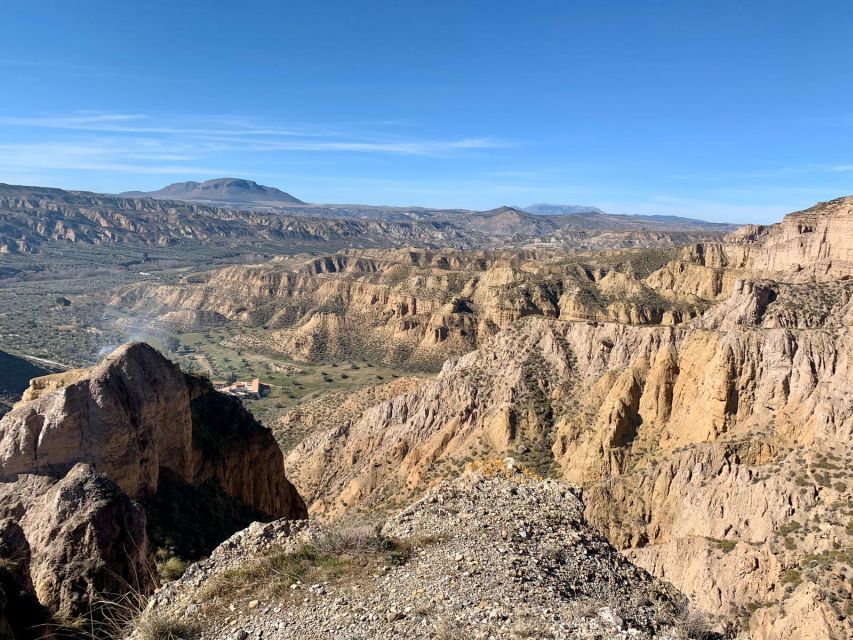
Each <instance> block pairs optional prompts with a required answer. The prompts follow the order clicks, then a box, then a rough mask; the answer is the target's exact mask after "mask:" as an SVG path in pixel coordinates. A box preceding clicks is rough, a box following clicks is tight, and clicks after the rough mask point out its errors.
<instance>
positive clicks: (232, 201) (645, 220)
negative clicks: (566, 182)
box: [118, 178, 731, 233]
mask: <svg viewBox="0 0 853 640" xmlns="http://www.w3.org/2000/svg"><path fill="white" fill-rule="evenodd" d="M118 195H120V196H124V197H133V198H141V197H144V198H154V199H156V200H181V201H184V202H199V203H203V204H209V205H214V206H226V207H232V208H247V209H254V210H266V211H269V210H275V209H286V210H287V213H289V214H292V215H311V216H314V217H328V218H370V219H375V220H385V221H389V222H392V221H393V222H402V221H406V220H419V221H436V220H442V221H447V222H451V221H454V222H458V215H460V214H462V215H465V214H468V215H475V218H477V217H480V218H481V217H482V216H483V215H484V214H495V213H500V214H501V215H500V217H501V218H502V219H503V221H504V222H506V221H507V220H506V219H507V218H508V217H509V218H512V219H513V222H514V223H515V225H514V226H515V227H516V228H515V229H514V231H516V232H519V233H523V232H525V231H529V230H530V229H536V230H537V231H538V232H540V233H542V232H544V231H548V230H555V229H558V228H567V227H570V228H583V229H606V228H619V229H625V230H633V229H638V228H642V229H643V230H660V229H664V228H665V229H673V228H675V229H678V230H680V231H683V230H687V229H691V230H695V229H699V228H703V227H707V228H715V229H718V230H723V229H724V228H725V227H730V226H731V225H720V224H717V223H712V222H707V221H705V220H698V219H695V218H686V217H680V216H662V215H619V214H610V213H607V212H605V211H603V210H602V209H599V208H598V207H593V206H589V205H578V204H553V203H534V204H531V205H528V206H526V207H506V206H505V207H498V208H497V209H492V210H490V211H486V212H470V211H466V210H464V209H449V210H447V209H428V208H423V207H387V206H374V205H346V204H309V203H306V202H304V201H302V200H300V199H298V198H296V197H294V196H292V195H290V194H289V193H287V192H285V191H282V190H281V189H277V188H275V187H268V186H265V185H262V184H258V183H257V182H254V181H253V180H245V179H242V178H214V179H212V180H205V181H204V182H194V181H188V182H175V183H174V184H170V185H166V186H165V187H163V188H162V189H158V190H156V191H125V192H124V193H120V194H118ZM508 214H509V215H508ZM530 214H532V215H533V216H536V217H535V218H531V217H530ZM454 218H456V220H454ZM541 218H548V219H550V220H551V221H550V223H549V222H543V220H542V219H541ZM523 225H530V229H528V230H525V229H522V228H520V227H522V226H523ZM466 226H467V225H466ZM474 226H480V225H479V224H478V220H476V219H475V220H474ZM484 230H487V229H484Z"/></svg>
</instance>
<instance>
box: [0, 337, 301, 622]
mask: <svg viewBox="0 0 853 640" xmlns="http://www.w3.org/2000/svg"><path fill="white" fill-rule="evenodd" d="M146 511H147V513H146ZM305 515H306V510H305V505H304V503H303V501H302V499H301V498H300V496H299V495H298V493H297V492H296V490H295V489H294V487H293V485H291V484H290V482H288V480H287V478H286V477H285V474H284V463H283V458H282V454H281V451H280V449H279V448H278V446H277V444H276V442H275V439H274V438H273V436H272V433H271V432H270V431H269V430H268V429H266V428H265V427H263V426H262V425H260V424H259V423H258V422H257V421H256V420H255V419H254V418H252V416H251V414H249V413H248V412H247V411H246V410H245V409H244V408H243V406H242V404H241V403H240V401H239V400H237V399H235V398H232V397H230V396H225V395H223V394H220V393H218V392H216V391H215V390H214V389H213V387H212V386H211V384H210V383H209V382H208V381H206V380H204V379H201V378H197V377H193V376H189V375H185V374H183V373H182V372H181V370H180V369H179V368H178V367H177V366H176V365H174V364H172V363H171V362H170V361H168V360H167V359H166V358H164V357H163V356H162V355H160V354H159V353H158V352H157V351H156V350H154V349H153V348H151V347H150V346H148V345H146V344H141V343H135V344H129V345H125V346H123V347H120V348H119V349H117V350H116V351H114V352H113V353H112V354H110V355H109V356H108V357H107V358H106V359H105V360H104V361H103V362H101V363H100V364H98V365H96V366H94V367H91V368H89V369H78V370H72V371H68V372H65V373H61V374H56V375H51V376H45V377H42V378H36V379H34V380H33V381H32V383H31V385H30V388H29V389H28V390H27V391H26V393H25V394H24V398H23V399H22V400H21V402H19V403H18V404H17V405H15V407H14V408H13V409H12V411H11V412H9V413H8V414H7V415H6V416H4V417H3V419H2V420H0V517H10V518H13V519H14V520H15V521H16V522H17V523H19V524H20V529H21V531H22V533H23V535H24V536H25V541H26V542H28V545H29V548H30V550H31V561H30V566H29V569H28V572H27V574H28V575H27V576H22V577H20V580H23V581H24V582H22V583H21V584H24V586H26V585H27V584H29V582H28V581H30V580H31V583H32V586H33V588H34V592H35V594H36V595H37V596H38V598H39V600H40V601H41V603H43V604H44V605H45V606H47V607H49V608H50V609H51V610H52V611H54V612H58V613H60V614H61V615H62V616H64V617H68V618H73V617H76V616H84V617H85V616H89V615H94V616H95V617H97V616H98V611H94V612H93V608H95V609H97V607H98V606H99V605H98V603H101V602H107V601H110V600H114V599H121V598H122V597H123V596H125V595H126V594H127V593H142V594H145V593H149V592H150V591H152V590H153V589H154V587H155V586H156V585H157V577H156V571H155V570H154V567H153V563H152V561H151V553H152V549H150V548H149V531H150V532H151V536H153V537H154V541H155V542H156V543H157V544H158V545H167V546H169V547H172V548H173V549H177V550H178V551H181V552H182V553H186V554H187V555H191V556H196V557H197V556H198V555H201V554H203V553H206V552H208V551H209V550H210V549H211V548H212V547H213V546H215V544H216V543H218V542H219V541H221V540H222V539H224V538H225V537H227V536H228V535H230V534H231V533H233V532H234V531H235V530H237V529H239V528H242V527H244V526H246V525H247V524H248V523H249V522H251V521H252V520H259V519H260V520H270V519H274V518H301V517H305Z"/></svg>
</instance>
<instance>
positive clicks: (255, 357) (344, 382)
mask: <svg viewBox="0 0 853 640" xmlns="http://www.w3.org/2000/svg"><path fill="white" fill-rule="evenodd" d="M237 334H238V331H237V330H235V329H231V328H228V329H215V330H210V331H205V332H188V333H169V334H163V335H158V336H151V337H146V342H149V343H150V344H152V345H153V346H155V347H156V348H158V349H160V350H161V351H162V352H163V353H166V354H167V355H168V356H169V357H170V358H172V359H173V360H175V361H176V362H178V363H179V364H180V365H181V368H183V369H184V370H185V371H189V372H192V373H199V374H202V375H206V376H209V377H210V378H211V379H214V380H217V379H223V380H224V379H226V377H227V376H228V375H229V374H231V375H233V376H236V378H237V379H238V380H250V379H252V378H259V379H260V381H261V382H262V383H263V384H265V385H268V386H269V393H268V395H265V396H264V397H262V398H261V399H259V400H252V399H246V400H245V401H244V402H245V404H246V407H247V408H248V409H249V410H250V411H251V412H252V413H253V414H254V415H255V417H256V418H258V419H259V420H261V421H262V422H264V421H267V422H270V421H272V420H275V419H276V418H277V417H278V416H280V415H281V414H282V413H284V412H285V411H287V410H288V409H290V408H291V407H293V406H295V405H296V404H298V403H299V402H300V401H302V400H305V399H310V398H314V397H317V396H319V395H322V394H324V393H326V392H328V391H333V390H334V391H340V390H344V391H346V390H348V389H356V388H359V387H362V386H364V385H368V384H377V383H381V382H385V381H389V380H392V379H394V378H397V377H400V376H402V375H405V372H404V371H401V370H399V369H395V368H391V367H387V366H383V365H378V364H375V363H369V362H363V361H356V360H341V361H339V362H329V363H323V364H318V363H301V362H294V361H291V360H287V359H286V358H283V357H281V356H277V355H275V354H265V353H256V352H252V351H248V350H245V349H237V348H234V347H230V346H227V345H226V344H224V343H225V342H226V341H227V340H228V339H229V338H232V337H234V336H236V335H237ZM170 343H171V344H170ZM176 343H180V345H181V347H182V348H179V349H178V351H170V350H169V347H170V346H171V347H173V348H174V347H175V346H176ZM186 347H189V349H191V351H190V352H189V353H187V352H185V351H186V350H185V348H186Z"/></svg>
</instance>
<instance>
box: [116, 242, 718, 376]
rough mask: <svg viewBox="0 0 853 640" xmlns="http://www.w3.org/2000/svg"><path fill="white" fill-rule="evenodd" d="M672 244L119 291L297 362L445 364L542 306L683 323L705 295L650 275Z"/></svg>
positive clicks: (221, 275) (319, 263) (398, 257)
mask: <svg viewBox="0 0 853 640" xmlns="http://www.w3.org/2000/svg"><path fill="white" fill-rule="evenodd" d="M669 256H670V253H669V252H667V251H663V252H661V251H655V250H638V251H634V252H623V253H619V254H615V255H600V256H590V257H589V258H588V259H585V258H584V257H579V258H567V257H566V256H564V255H561V254H556V253H554V252H533V251H531V252H494V251H486V252H456V251H421V250H414V249H406V250H398V251H378V250H377V251H358V252H350V253H339V254H333V255H326V256H321V257H314V258H279V259H276V260H274V261H272V262H270V263H267V264H263V265H254V266H235V267H228V268H226V269H222V270H219V271H216V272H213V273H211V274H209V276H208V277H206V278H203V279H201V281H199V279H194V280H193V281H192V282H189V281H185V282H182V283H179V284H174V285H163V284H151V283H144V284H140V285H136V286H132V287H129V288H126V289H122V290H120V291H118V292H117V293H116V294H115V295H114V296H113V297H112V298H111V300H110V303H111V304H112V305H113V306H116V307H118V308H120V309H124V310H125V312H127V313H129V314H130V315H131V316H132V317H133V318H138V317H139V315H141V314H142V315H144V316H145V317H146V318H151V319H153V320H155V321H156V322H158V323H163V324H166V325H169V326H179V327H182V328H192V327H196V326H199V325H201V326H204V323H205V319H206V320H207V321H210V320H211V319H212V316H215V318H216V319H218V322H219V323H225V322H232V323H238V324H239V325H240V326H241V327H243V328H254V329H259V330H260V329H262V330H263V331H262V333H261V335H259V336H257V337H253V336H251V335H244V336H242V337H241V338H240V339H239V345H240V346H242V347H244V348H255V349H263V350H265V351H269V350H272V351H276V352H279V353H282V354H286V355H287V356H288V357H291V358H295V359H297V360H323V359H339V358H342V357H354V356H358V357H368V358H370V359H373V360H384V361H386V362H392V363H397V364H404V365H406V366H409V367H414V368H422V369H435V368H438V367H439V366H440V363H442V362H443V361H444V360H445V359H447V357H449V356H452V355H459V354H462V353H465V352H467V351H470V350H471V349H473V348H474V347H476V346H477V345H478V344H479V343H480V342H481V341H482V340H483V339H485V338H488V337H489V336H492V335H494V334H495V333H497V332H498V331H499V330H500V329H503V328H505V327H507V326H509V325H510V324H511V323H513V322H515V321H516V320H518V319H519V318H522V317H525V316H531V315H537V316H544V317H559V318H562V319H593V320H602V321H608V320H609V321H616V322H624V323H630V324H678V323H681V322H684V321H686V320H689V319H691V318H693V317H695V316H697V315H698V314H699V313H701V311H702V310H703V309H704V303H703V302H702V301H701V300H693V301H689V302H686V303H683V302H681V301H679V300H677V299H673V298H667V297H664V296H662V295H660V294H659V293H658V292H656V291H655V290H654V289H653V288H652V287H651V286H649V285H647V284H646V283H645V282H644V280H643V278H644V277H645V276H646V274H647V273H648V272H651V271H653V270H655V269H657V268H658V267H660V266H661V265H664V264H666V262H667V259H668V257H669Z"/></svg>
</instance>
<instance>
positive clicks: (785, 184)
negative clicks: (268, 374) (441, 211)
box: [0, 0, 853, 222]
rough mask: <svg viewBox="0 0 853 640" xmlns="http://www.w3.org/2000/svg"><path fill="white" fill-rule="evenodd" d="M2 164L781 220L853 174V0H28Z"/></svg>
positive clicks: (33, 174) (449, 201) (366, 197)
mask: <svg viewBox="0 0 853 640" xmlns="http://www.w3.org/2000/svg"><path fill="white" fill-rule="evenodd" d="M3 5H4V6H3V23H2V24H3V37H2V39H0V86H2V87H3V92H2V94H0V98H2V99H0V181H4V182H12V183H29V184H41V185H51V186H60V187H65V188H77V189H89V190H96V191H107V192H115V191H122V190H129V189H153V188H158V187H160V186H162V185H164V184H166V183H169V182H174V181H179V180H190V179H195V180H202V179H206V178H211V177H219V176H226V175H227V176H237V177H246V178H252V179H255V180H258V181H259V182H262V183H264V184H270V185H273V186H277V187H279V188H282V189H284V190H286V191H289V192H291V193H293V194H294V195H296V196H297V197H299V198H302V199H305V200H309V201H313V202H360V203H371V204H396V205H410V204H417V205H424V206H439V207H449V206H458V207H467V208H479V209H484V208H490V207H494V206H498V205H501V204H518V205H526V204H529V203H531V202H562V203H577V204H592V205H597V206H600V207H602V208H605V209H606V210H609V211H613V212H619V213H664V214H680V215H690V216H697V217H704V218H707V219H713V220H730V221H736V222H742V221H755V222H766V221H773V220H776V219H778V218H779V217H780V216H781V215H782V214H784V213H785V212H788V211H791V210H794V209H798V208H802V207H806V206H809V205H810V204H812V203H814V202H816V201H819V200H827V199H830V198H834V197H837V196H840V195H846V194H850V193H853V144H851V143H852V142H853V37H851V33H853V3H851V2H849V1H846V0H839V1H835V2H832V1H827V0H824V1H821V0H817V1H812V2H808V3H806V2H788V1H785V0H775V1H773V2H769V1H768V2H765V1H761V0H753V1H751V2H743V1H741V2H729V1H726V0H716V1H713V2H711V1H707V2H705V1H700V0H696V1H689V2H685V1H668V2H665V1H656V0H648V1H645V2H636V1H630V2H629V1H625V2H616V1H610V2H608V1H606V0H604V1H600V2H591V1H584V2H569V1H568V0H564V1H562V2H551V1H544V0H541V1H538V0H527V1H526V2H503V1H499V0H490V1H482V2H480V1H464V0H455V1H444V0H431V1H430V2H426V1H417V2H416V1H414V0H410V1H409V0H395V1H382V0H372V1H370V2H367V1H358V0H350V1H338V2H324V1H322V0H319V1H314V2H301V3H295V2H293V3H291V2H254V1H252V0H244V1H243V2H239V3H238V2H233V1H229V2H219V1H207V2H193V1H191V0H182V1H181V2H174V1H169V2H165V1H148V2H107V1H103V0H40V1H39V2H32V1H30V0H28V1H27V2H24V1H22V0H7V1H6V2H4V3H3Z"/></svg>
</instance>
